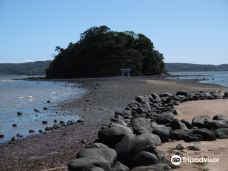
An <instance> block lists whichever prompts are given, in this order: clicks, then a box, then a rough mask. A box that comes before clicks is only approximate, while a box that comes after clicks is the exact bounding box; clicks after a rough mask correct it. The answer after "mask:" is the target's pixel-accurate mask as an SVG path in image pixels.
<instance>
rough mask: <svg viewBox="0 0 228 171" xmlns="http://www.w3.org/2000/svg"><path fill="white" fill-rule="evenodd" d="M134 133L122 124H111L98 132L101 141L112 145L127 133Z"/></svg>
mask: <svg viewBox="0 0 228 171" xmlns="http://www.w3.org/2000/svg"><path fill="white" fill-rule="evenodd" d="M128 134H133V132H132V130H131V129H130V128H129V127H127V126H123V125H120V124H111V125H110V126H109V127H108V128H105V129H101V130H100V131H99V132H98V137H99V141H100V142H101V143H104V144H106V145H108V146H110V147H112V146H114V145H115V144H116V143H118V142H119V141H120V140H121V139H122V138H123V137H124V136H125V135H128Z"/></svg>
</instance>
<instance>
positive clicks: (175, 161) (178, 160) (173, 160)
mask: <svg viewBox="0 0 228 171" xmlns="http://www.w3.org/2000/svg"><path fill="white" fill-rule="evenodd" d="M171 163H172V164H173V165H175V166H178V165H180V164H181V156H179V155H173V156H172V157H171Z"/></svg>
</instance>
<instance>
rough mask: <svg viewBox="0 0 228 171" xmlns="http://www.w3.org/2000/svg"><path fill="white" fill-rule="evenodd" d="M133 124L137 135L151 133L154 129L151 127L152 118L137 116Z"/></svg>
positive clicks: (132, 121)
mask: <svg viewBox="0 0 228 171" xmlns="http://www.w3.org/2000/svg"><path fill="white" fill-rule="evenodd" d="M131 126H132V128H133V130H134V133H135V134H137V135H139V134H142V133H151V132H152V131H153V129H152V128H151V123H150V119H145V118H135V119H133V120H131Z"/></svg>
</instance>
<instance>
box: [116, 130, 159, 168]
mask: <svg viewBox="0 0 228 171" xmlns="http://www.w3.org/2000/svg"><path fill="white" fill-rule="evenodd" d="M160 144H161V139H160V138H159V137H158V136H157V135H155V134H152V133H144V134H141V135H138V136H134V135H126V136H125V137H124V138H123V139H122V140H121V141H120V142H119V143H118V144H117V145H116V146H115V150H116V152H117V154H118V160H119V161H120V162H123V163H124V164H128V163H129V161H131V160H132V159H133V158H134V157H135V155H136V154H138V153H139V152H140V151H147V150H148V149H149V150H153V149H154V148H155V146H156V145H160Z"/></svg>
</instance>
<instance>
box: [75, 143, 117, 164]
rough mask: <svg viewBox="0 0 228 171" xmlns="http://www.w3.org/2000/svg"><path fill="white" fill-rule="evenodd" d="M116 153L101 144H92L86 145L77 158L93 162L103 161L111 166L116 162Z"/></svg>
mask: <svg viewBox="0 0 228 171" xmlns="http://www.w3.org/2000/svg"><path fill="white" fill-rule="evenodd" d="M116 157H117V154H116V151H115V150H113V149H111V148H109V147H108V146H106V145H104V144H101V143H94V144H91V145H87V146H86V148H85V149H82V150H81V151H80V152H79V153H78V155H77V158H89V159H93V160H99V159H104V160H106V161H107V162H109V163H110V165H112V164H113V163H114V161H115V160H116Z"/></svg>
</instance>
